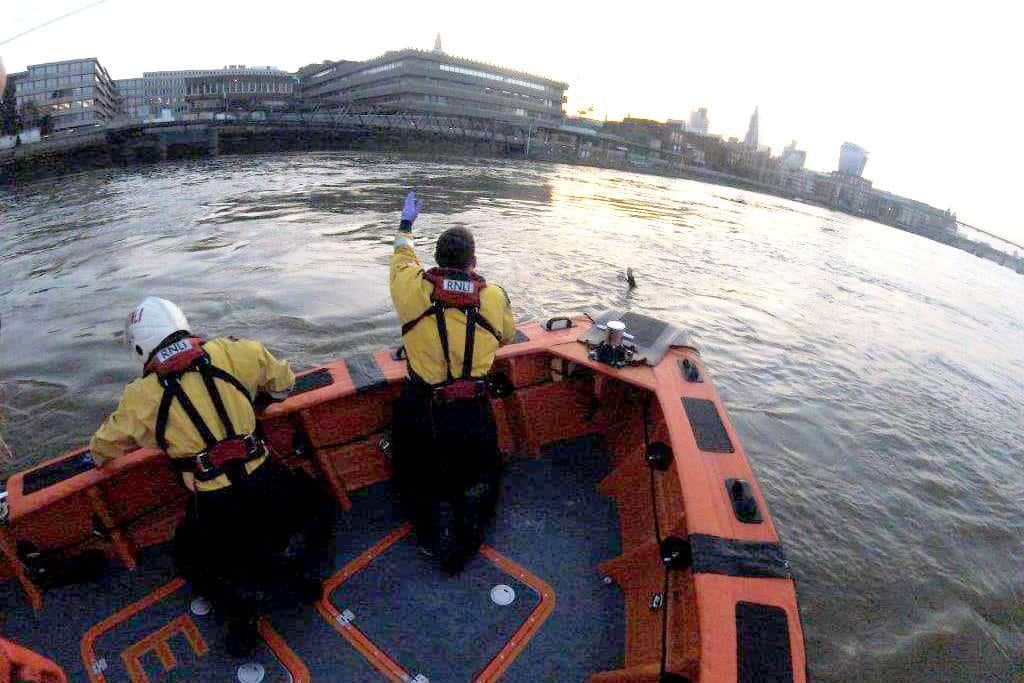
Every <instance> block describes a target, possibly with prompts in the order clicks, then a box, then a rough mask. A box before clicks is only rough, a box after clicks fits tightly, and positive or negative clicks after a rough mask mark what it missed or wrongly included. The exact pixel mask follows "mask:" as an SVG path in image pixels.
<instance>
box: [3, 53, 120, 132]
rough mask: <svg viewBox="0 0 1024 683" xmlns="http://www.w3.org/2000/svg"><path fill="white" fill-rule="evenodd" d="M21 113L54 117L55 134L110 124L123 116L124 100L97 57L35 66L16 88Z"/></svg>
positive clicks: (19, 79) (53, 128) (53, 127)
mask: <svg viewBox="0 0 1024 683" xmlns="http://www.w3.org/2000/svg"><path fill="white" fill-rule="evenodd" d="M15 97H16V103H17V107H18V110H19V111H21V112H25V111H26V110H31V109H33V108H34V109H35V111H36V112H37V113H38V115H39V116H45V115H49V116H50V122H51V129H52V130H53V131H61V130H68V129H72V128H80V127H83V126H93V125H96V124H101V123H106V122H108V121H112V120H113V119H115V118H117V117H119V116H121V115H122V111H121V97H120V95H119V94H118V91H117V88H116V87H115V86H114V83H113V82H112V81H111V80H110V75H109V74H107V70H106V69H104V68H103V66H102V65H101V64H100V63H99V60H97V59H96V58H95V57H89V58H86V59H72V60H68V61H64V62H50V63H48V64H34V65H32V66H30V67H28V69H27V70H26V71H25V73H24V74H22V75H21V76H20V77H19V78H18V82H17V84H16V85H15Z"/></svg>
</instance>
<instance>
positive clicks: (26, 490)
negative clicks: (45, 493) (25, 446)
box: [21, 451, 95, 496]
mask: <svg viewBox="0 0 1024 683" xmlns="http://www.w3.org/2000/svg"><path fill="white" fill-rule="evenodd" d="M94 467H95V465H93V462H92V456H91V455H90V454H89V451H85V452H84V453H81V454H79V455H76V456H74V457H72V458H68V459H67V460H61V461H59V462H55V463H51V464H49V465H46V466H44V467H40V468H39V469H36V470H32V471H31V472H27V473H26V474H25V477H24V478H23V479H22V485H21V486H22V488H21V492H22V494H24V495H26V496H27V495H29V494H31V493H35V492H36V491H42V490H43V489H45V488H49V487H50V486H53V485H54V484H59V483H60V482H62V481H65V480H67V479H70V478H71V477H74V476H75V475H78V474H82V473H83V472H88V471H89V470H91V469H93V468H94Z"/></svg>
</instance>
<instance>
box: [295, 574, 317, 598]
mask: <svg viewBox="0 0 1024 683" xmlns="http://www.w3.org/2000/svg"><path fill="white" fill-rule="evenodd" d="M291 591H292V595H294V596H295V599H296V600H298V601H299V603H300V604H303V605H313V604H316V603H317V602H318V601H319V600H320V597H321V596H322V595H323V584H322V583H321V582H320V579H318V578H317V577H315V576H312V575H309V574H300V575H299V576H296V577H295V578H294V579H292V582H291Z"/></svg>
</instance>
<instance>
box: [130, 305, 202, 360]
mask: <svg viewBox="0 0 1024 683" xmlns="http://www.w3.org/2000/svg"><path fill="white" fill-rule="evenodd" d="M178 331H185V332H189V331H191V330H190V328H189V324H188V319H187V318H186V317H185V314H184V313H182V312H181V309H180V308H178V307H177V306H176V305H175V304H173V303H171V302H170V301H168V300H167V299H161V298H160V297H156V296H147V297H146V298H145V299H143V300H142V303H141V304H139V305H138V306H136V307H135V310H134V311H132V312H131V313H129V314H128V319H127V320H125V321H124V343H125V345H126V346H127V347H128V350H129V352H131V354H132V355H134V356H136V357H138V358H141V359H142V361H143V362H146V361H147V360H148V359H149V356H150V354H151V353H153V351H154V350H156V347H157V345H158V344H159V343H160V342H162V341H163V340H164V339H167V337H169V336H170V335H172V334H174V333H175V332H178Z"/></svg>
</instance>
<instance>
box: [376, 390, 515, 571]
mask: <svg viewBox="0 0 1024 683" xmlns="http://www.w3.org/2000/svg"><path fill="white" fill-rule="evenodd" d="M392 443H393V448H394V460H393V465H394V478H395V483H396V487H397V493H398V497H399V501H400V503H401V505H402V508H403V510H404V511H405V514H406V515H407V516H408V518H409V519H410V520H411V522H412V524H413V527H414V529H415V531H416V535H417V539H418V541H419V543H420V544H421V545H422V546H424V547H426V548H429V549H431V550H434V551H436V552H437V553H438V554H439V556H440V558H439V559H440V562H441V565H442V568H444V569H445V570H446V571H458V570H459V569H461V567H462V566H463V565H464V564H465V562H466V561H467V560H468V559H469V558H471V557H472V556H473V555H475V554H476V552H477V550H479V548H480V545H481V543H483V537H484V533H485V532H486V529H487V527H488V526H489V524H490V523H491V521H492V520H493V518H494V514H495V509H496V507H497V501H498V491H499V487H500V483H501V469H502V461H501V453H500V452H499V450H498V433H497V427H496V425H495V423H494V414H493V412H492V411H491V404H490V401H489V400H488V399H487V397H486V396H482V397H479V398H476V399H472V400H464V401H454V402H451V403H437V402H435V401H433V400H432V397H431V392H430V389H429V388H428V387H425V386H423V385H419V384H415V383H411V382H410V383H408V384H406V386H405V388H404V389H403V391H402V394H401V396H400V397H399V398H398V400H397V401H396V403H395V411H394V422H393V433H392Z"/></svg>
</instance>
